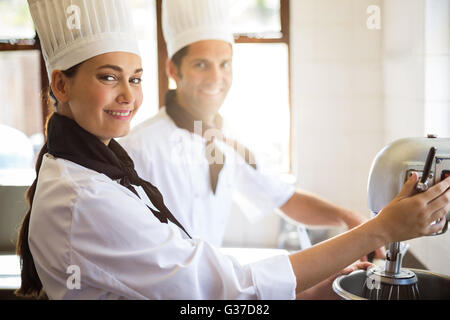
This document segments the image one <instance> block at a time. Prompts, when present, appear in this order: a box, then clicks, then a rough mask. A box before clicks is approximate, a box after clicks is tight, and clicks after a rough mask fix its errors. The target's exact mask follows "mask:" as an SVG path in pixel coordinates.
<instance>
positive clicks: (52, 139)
mask: <svg viewBox="0 0 450 320" xmlns="http://www.w3.org/2000/svg"><path fill="white" fill-rule="evenodd" d="M47 149H48V153H50V154H51V155H52V156H54V157H56V158H62V159H66V160H69V161H72V162H74V163H76V164H79V165H81V166H83V167H85V168H88V169H91V170H94V171H97V172H99V173H103V174H105V175H107V176H108V177H109V178H111V179H112V180H118V181H119V183H120V184H121V185H122V186H124V187H126V188H128V189H129V190H131V191H132V192H133V193H134V194H136V195H137V196H138V197H139V195H138V193H137V192H136V190H135V189H134V187H133V185H135V186H141V187H142V188H143V189H144V191H145V193H146V194H147V196H148V198H149V199H150V201H151V202H152V203H153V204H154V206H155V207H156V208H157V209H158V210H159V212H158V211H156V210H153V209H151V208H150V207H149V206H147V207H148V208H149V209H150V211H151V212H152V213H153V214H154V215H155V217H156V218H158V220H159V221H160V222H162V223H167V221H170V222H172V223H174V224H175V225H177V226H178V227H179V228H180V229H181V230H183V231H184V232H185V233H186V234H187V235H188V236H189V238H191V236H190V235H189V234H188V233H187V232H186V230H185V229H184V228H183V226H182V225H181V224H180V223H179V222H178V220H177V219H176V218H175V217H174V216H173V214H172V213H171V212H170V211H169V209H167V207H166V206H165V204H164V201H163V197H162V195H161V193H160V192H159V190H158V189H157V188H156V187H155V186H153V185H152V184H151V183H150V182H148V181H145V180H143V179H141V178H140V177H139V176H138V174H137V173H136V171H135V170H134V163H133V160H131V158H130V157H129V156H128V154H127V152H126V151H125V150H124V149H123V148H122V147H121V146H120V145H119V143H118V142H117V141H115V140H114V139H111V141H110V143H109V144H108V146H106V145H105V144H104V143H103V142H101V141H100V140H99V139H98V138H97V137H96V136H94V135H93V134H91V133H89V132H88V131H86V130H84V129H83V128H81V127H80V126H79V125H78V124H77V123H76V122H75V121H74V120H72V119H69V118H67V117H65V116H62V115H59V114H57V113H54V114H53V115H52V117H51V118H50V120H49V122H48V137H47Z"/></svg>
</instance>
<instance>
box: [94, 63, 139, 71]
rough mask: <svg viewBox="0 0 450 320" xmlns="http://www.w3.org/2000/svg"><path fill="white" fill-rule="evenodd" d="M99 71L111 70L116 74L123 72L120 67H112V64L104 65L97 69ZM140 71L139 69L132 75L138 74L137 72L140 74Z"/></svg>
mask: <svg viewBox="0 0 450 320" xmlns="http://www.w3.org/2000/svg"><path fill="white" fill-rule="evenodd" d="M100 69H113V70H115V71H117V72H122V71H123V69H122V68H121V67H119V66H116V65H113V64H105V65H103V66H101V67H98V68H97V70H100ZM142 71H144V70H143V69H142V68H139V69H136V70H135V71H134V73H139V72H142Z"/></svg>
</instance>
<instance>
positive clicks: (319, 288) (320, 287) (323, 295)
mask: <svg viewBox="0 0 450 320" xmlns="http://www.w3.org/2000/svg"><path fill="white" fill-rule="evenodd" d="M372 266H373V264H372V263H369V262H356V263H354V264H352V265H351V266H349V267H347V268H345V269H343V270H342V271H340V272H338V273H337V274H335V275H333V276H331V277H329V278H328V279H326V280H324V281H322V282H320V283H319V284H317V285H315V286H314V287H311V288H309V289H307V290H305V291H302V292H300V293H298V294H297V300H338V299H340V297H339V296H338V295H337V294H336V293H335V292H334V291H333V281H334V280H335V279H336V278H337V277H339V276H341V275H346V274H349V273H351V272H353V271H355V270H367V268H369V267H372Z"/></svg>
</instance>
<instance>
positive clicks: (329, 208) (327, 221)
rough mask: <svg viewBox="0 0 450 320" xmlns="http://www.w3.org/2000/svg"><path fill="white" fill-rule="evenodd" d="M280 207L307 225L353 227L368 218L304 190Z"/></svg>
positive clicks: (291, 216)
mask: <svg viewBox="0 0 450 320" xmlns="http://www.w3.org/2000/svg"><path fill="white" fill-rule="evenodd" d="M280 209H281V211H283V213H284V214H286V216H288V217H289V218H291V219H293V220H295V221H297V222H300V223H302V224H305V225H307V226H326V227H339V226H346V227H347V228H348V229H352V228H354V227H356V226H358V225H360V224H361V223H363V222H365V221H366V220H367V219H365V218H364V217H363V216H361V215H360V214H358V213H356V212H354V211H351V210H348V209H345V208H342V207H339V206H337V205H335V204H332V203H330V202H328V201H326V200H324V199H322V198H320V197H318V196H316V195H313V194H309V193H307V192H304V191H296V192H295V193H294V194H293V195H292V197H291V198H290V199H289V200H288V201H287V202H286V203H285V204H284V205H283V206H281V207H280Z"/></svg>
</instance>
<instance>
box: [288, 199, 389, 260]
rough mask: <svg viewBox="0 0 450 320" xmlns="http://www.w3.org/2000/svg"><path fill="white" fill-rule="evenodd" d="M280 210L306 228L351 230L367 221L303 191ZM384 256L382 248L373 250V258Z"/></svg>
mask: <svg viewBox="0 0 450 320" xmlns="http://www.w3.org/2000/svg"><path fill="white" fill-rule="evenodd" d="M280 209H281V211H283V213H284V214H285V215H286V216H288V217H289V218H291V219H293V220H295V221H297V222H300V223H302V224H305V225H307V226H326V227H339V226H346V227H347V229H353V228H354V227H356V226H358V225H360V224H361V223H364V222H365V221H366V220H367V219H365V218H364V217H363V216H361V215H360V214H358V213H357V212H354V211H351V210H349V209H345V208H342V207H340V206H337V205H335V204H332V203H330V202H328V201H326V200H324V199H322V198H320V197H318V196H316V195H313V194H309V193H307V192H304V191H296V192H295V193H294V194H293V195H292V197H291V198H290V199H289V200H288V201H287V202H286V203H285V204H284V205H283V206H281V207H280ZM385 256H386V253H385V249H384V247H381V248H379V249H377V250H375V256H374V258H377V259H384V258H385ZM362 260H363V261H365V260H367V257H362Z"/></svg>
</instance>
